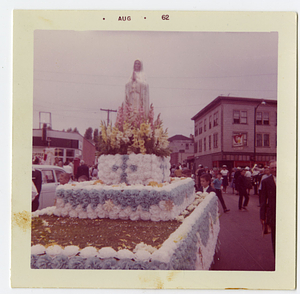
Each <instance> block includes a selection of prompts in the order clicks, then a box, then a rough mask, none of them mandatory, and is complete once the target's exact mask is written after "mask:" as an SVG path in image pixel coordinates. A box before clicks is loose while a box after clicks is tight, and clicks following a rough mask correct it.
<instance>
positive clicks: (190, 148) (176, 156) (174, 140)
mask: <svg viewBox="0 0 300 294" xmlns="http://www.w3.org/2000/svg"><path fill="white" fill-rule="evenodd" d="M168 140H169V142H170V144H169V148H170V149H171V150H172V153H171V165H173V164H175V165H178V164H179V163H181V164H183V163H188V158H189V157H193V155H194V138H193V136H191V138H189V137H186V136H183V135H175V136H173V137H170V138H169V139H168ZM188 167H189V168H191V167H190V166H188Z"/></svg>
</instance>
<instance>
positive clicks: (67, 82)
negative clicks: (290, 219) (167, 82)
mask: <svg viewBox="0 0 300 294" xmlns="http://www.w3.org/2000/svg"><path fill="white" fill-rule="evenodd" d="M35 80H39V81H48V82H54V83H55V82H57V83H66V84H85V85H98V86H112V87H124V85H116V84H106V83H105V84H100V83H87V82H70V81H60V80H47V79H35ZM151 88H152V89H171V90H172V89H173V90H189V91H193V90H196V91H229V90H228V89H203V88H183V87H177V88H176V87H155V86H151ZM230 91H239V92H276V91H277V90H253V89H251V90H242V89H230Z"/></svg>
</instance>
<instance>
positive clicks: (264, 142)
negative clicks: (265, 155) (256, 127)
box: [256, 134, 270, 147]
mask: <svg viewBox="0 0 300 294" xmlns="http://www.w3.org/2000/svg"><path fill="white" fill-rule="evenodd" d="M256 147H270V134H256Z"/></svg>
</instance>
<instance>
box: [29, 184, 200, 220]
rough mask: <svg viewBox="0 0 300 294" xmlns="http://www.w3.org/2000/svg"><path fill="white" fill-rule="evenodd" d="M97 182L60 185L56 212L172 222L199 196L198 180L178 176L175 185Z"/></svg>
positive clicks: (76, 215) (92, 216)
mask: <svg viewBox="0 0 300 294" xmlns="http://www.w3.org/2000/svg"><path fill="white" fill-rule="evenodd" d="M95 183H96V182H93V181H90V182H83V183H77V184H68V185H60V186H58V187H57V189H56V196H57V202H56V210H55V211H54V214H55V215H57V216H62V217H67V216H70V217H78V218H90V219H95V218H110V219H123V220H126V219H131V220H139V219H142V220H151V221H168V220H171V219H175V218H176V217H177V216H178V215H179V214H180V213H181V212H182V211H184V209H185V208H186V207H187V206H188V205H190V204H191V203H192V202H193V201H194V198H195V195H194V181H193V180H192V179H190V178H184V179H178V178H175V179H173V181H172V183H171V184H168V183H164V184H161V185H160V184H158V183H155V182H150V183H149V186H143V185H134V186H126V184H119V185H115V186H107V185H104V184H100V183H97V184H95ZM35 214H36V213H34V214H33V215H35Z"/></svg>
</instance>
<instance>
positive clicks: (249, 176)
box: [245, 166, 252, 196]
mask: <svg viewBox="0 0 300 294" xmlns="http://www.w3.org/2000/svg"><path fill="white" fill-rule="evenodd" d="M245 170H246V172H245V178H246V186H247V194H248V196H249V195H250V190H251V189H252V174H251V171H250V167H248V166H246V167H245Z"/></svg>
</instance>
